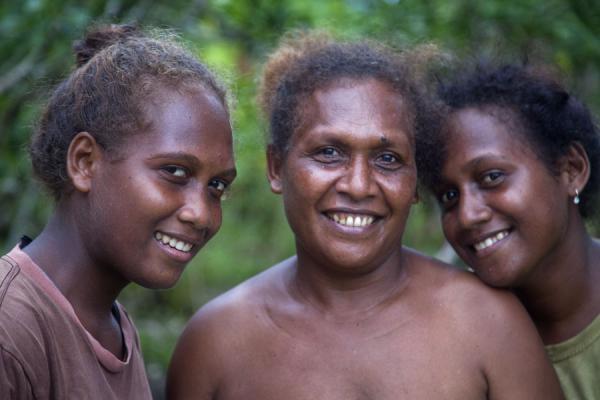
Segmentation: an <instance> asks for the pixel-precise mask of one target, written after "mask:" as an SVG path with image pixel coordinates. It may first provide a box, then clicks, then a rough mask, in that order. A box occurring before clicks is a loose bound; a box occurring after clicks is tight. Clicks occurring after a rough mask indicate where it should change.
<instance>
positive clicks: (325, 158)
mask: <svg viewBox="0 0 600 400" xmlns="http://www.w3.org/2000/svg"><path fill="white" fill-rule="evenodd" d="M313 157H314V158H315V160H317V161H319V162H322V163H325V164H331V163H334V162H336V161H338V160H340V158H342V153H341V152H340V151H339V150H338V149H336V148H335V147H333V146H326V147H322V148H320V149H319V150H317V151H316V152H315V153H314V155H313Z"/></svg>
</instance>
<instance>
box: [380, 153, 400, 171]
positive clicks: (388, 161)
mask: <svg viewBox="0 0 600 400" xmlns="http://www.w3.org/2000/svg"><path fill="white" fill-rule="evenodd" d="M375 162H376V163H377V165H379V166H380V167H382V168H385V169H396V168H398V167H399V166H400V157H398V156H397V155H396V154H393V153H383V154H380V155H379V156H378V157H377V159H376V160H375Z"/></svg>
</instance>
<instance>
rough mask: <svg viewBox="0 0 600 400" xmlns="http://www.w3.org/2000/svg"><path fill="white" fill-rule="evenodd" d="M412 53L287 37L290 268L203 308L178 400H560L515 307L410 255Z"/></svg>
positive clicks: (275, 144)
mask: <svg viewBox="0 0 600 400" xmlns="http://www.w3.org/2000/svg"><path fill="white" fill-rule="evenodd" d="M417 55H418V54H417V53H415V54H412V53H406V54H402V55H400V54H396V53H394V52H392V51H391V50H389V49H386V48H384V47H382V46H379V45H376V44H374V43H369V42H356V43H354V42H351V43H343V42H336V41H333V40H330V39H328V38H326V37H323V36H313V35H308V36H305V37H302V36H301V37H297V38H290V39H289V40H286V41H284V43H283V44H282V45H281V47H280V48H279V49H278V50H277V51H276V52H275V53H274V54H273V55H272V56H271V58H270V60H269V62H268V63H267V66H266V68H265V73H264V79H263V82H264V84H263V89H262V93H261V94H262V96H261V97H262V99H263V109H264V110H265V113H266V115H267V118H268V119H269V122H270V139H271V140H270V142H271V143H270V145H269V148H268V178H269V181H270V186H271V190H272V191H273V192H275V193H277V194H281V195H282V196H283V205H284V208H285V212H286V216H287V220H288V222H289V224H290V227H291V229H292V231H293V233H294V237H295V241H296V255H294V256H293V257H291V258H289V259H287V260H284V261H282V262H281V263H279V264H277V265H275V266H273V267H271V268H269V269H268V270H266V271H265V272H263V273H262V274H260V275H258V276H257V277H254V278H252V279H250V280H248V281H247V282H244V283H242V284H241V285H240V286H238V287H237V288H234V289H233V290H231V291H230V292H228V293H226V294H224V295H222V296H220V297H219V298H217V299H216V300H213V301H212V302H211V303H209V304H208V305H206V306H204V307H203V308H201V309H200V310H199V311H198V313H197V314H196V315H195V316H194V317H193V318H192V320H191V321H190V323H189V324H188V326H187V327H186V329H185V331H184V333H183V334H182V337H181V338H180V340H179V343H178V345H177V347H176V350H175V353H174V355H173V359H172V362H171V366H170V369H169V375H168V381H167V392H168V395H169V397H170V398H171V399H192V398H193V399H219V400H229V399H242V398H243V399H289V400H294V399H328V400H333V399H345V400H346V399H366V398H377V399H398V398H407V399H442V398H443V399H485V398H490V399H503V398H510V399H555V398H556V399H559V398H562V396H561V393H560V388H559V386H558V382H557V380H556V377H555V376H554V373H553V371H552V368H551V366H550V364H549V363H548V361H547V360H546V358H545V355H544V352H543V348H542V345H541V343H540V341H539V338H538V337H537V335H536V334H535V329H534V327H533V326H532V324H531V322H530V321H529V319H528V318H527V316H526V314H525V312H524V311H523V310H522V308H521V307H520V305H519V304H518V302H517V301H516V300H515V299H514V298H513V297H512V296H511V295H509V294H507V293H503V292H500V291H496V290H493V289H489V288H486V287H485V286H484V285H481V284H480V283H479V282H477V280H476V279H474V278H472V277H471V276H469V275H468V274H467V273H464V272H460V271H457V270H456V269H452V268H449V267H448V266H447V265H444V264H441V263H439V262H436V261H434V260H432V259H431V258H428V257H425V256H423V255H422V254H419V253H417V252H415V251H413V250H410V249H407V248H404V247H402V245H401V242H402V235H403V232H404V227H405V224H406V220H407V217H408V214H409V211H410V207H411V204H413V203H414V202H415V201H416V183H417V174H416V166H415V159H414V154H415V152H414V150H415V149H414V147H415V146H414V143H415V135H416V134H417V125H418V123H417V120H418V117H419V116H420V115H423V114H425V110H424V109H423V108H422V103H423V102H422V100H421V96H420V95H419V90H418V88H417V86H416V84H415V79H414V78H413V76H412V73H411V71H412V70H413V69H414V68H415V67H416V65H417V64H416V62H415V60H416V59H419V58H420V57H416V56H417Z"/></svg>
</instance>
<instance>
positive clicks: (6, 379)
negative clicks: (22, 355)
mask: <svg viewBox="0 0 600 400" xmlns="http://www.w3.org/2000/svg"><path fill="white" fill-rule="evenodd" d="M0 399H6V400H33V399H35V396H34V395H33V389H32V387H31V382H30V380H29V377H28V376H27V374H26V373H25V370H24V368H23V366H22V364H21V363H20V362H19V360H18V359H17V358H16V357H14V356H13V355H12V354H11V353H10V352H8V351H6V349H4V348H3V347H0Z"/></svg>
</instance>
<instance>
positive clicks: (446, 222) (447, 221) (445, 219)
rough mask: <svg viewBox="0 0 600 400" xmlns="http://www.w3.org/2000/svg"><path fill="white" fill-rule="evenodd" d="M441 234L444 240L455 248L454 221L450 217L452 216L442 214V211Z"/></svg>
mask: <svg viewBox="0 0 600 400" xmlns="http://www.w3.org/2000/svg"><path fill="white" fill-rule="evenodd" d="M441 223H442V232H443V233H444V236H445V237H446V240H447V241H448V242H449V243H450V244H451V245H452V246H453V247H455V244H456V242H457V240H458V238H457V235H456V219H455V218H454V217H453V216H452V214H444V212H443V211H442V219H441Z"/></svg>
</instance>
